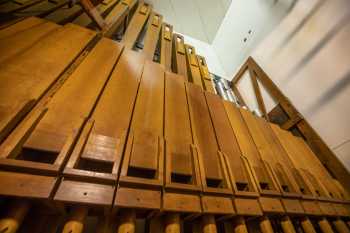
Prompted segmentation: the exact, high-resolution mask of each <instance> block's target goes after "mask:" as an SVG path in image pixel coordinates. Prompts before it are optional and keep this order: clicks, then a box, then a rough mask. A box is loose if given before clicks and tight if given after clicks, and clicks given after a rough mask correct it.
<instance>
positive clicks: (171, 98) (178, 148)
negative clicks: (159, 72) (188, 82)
mask: <svg viewBox="0 0 350 233" xmlns="http://www.w3.org/2000/svg"><path fill="white" fill-rule="evenodd" d="M164 118H165V129H164V135H165V139H166V143H167V147H166V148H167V149H166V150H167V151H169V156H171V158H167V159H171V161H172V162H171V165H172V167H171V168H172V173H175V174H178V175H187V176H192V175H193V174H192V170H193V169H192V167H193V166H194V165H193V162H192V161H193V160H192V156H191V150H190V145H191V144H192V133H191V125H190V118H189V112H188V106H187V98H186V90H185V83H184V81H183V78H182V77H179V75H176V74H174V73H166V80H165V115H164Z"/></svg>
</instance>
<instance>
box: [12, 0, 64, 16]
mask: <svg viewBox="0 0 350 233" xmlns="http://www.w3.org/2000/svg"><path fill="white" fill-rule="evenodd" d="M67 4H68V0H57V1H56V2H50V1H47V0H46V1H42V2H40V3H38V4H35V5H33V6H30V7H28V8H25V9H23V10H20V11H16V12H15V13H14V14H15V15H16V16H18V17H28V16H38V17H44V16H46V15H47V14H49V13H51V12H53V11H55V10H57V9H59V8H61V7H63V6H66V5H67Z"/></svg>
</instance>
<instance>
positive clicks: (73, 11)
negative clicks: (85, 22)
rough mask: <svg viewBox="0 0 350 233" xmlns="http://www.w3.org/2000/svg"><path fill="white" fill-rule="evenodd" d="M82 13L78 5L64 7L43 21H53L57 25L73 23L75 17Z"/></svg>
mask: <svg viewBox="0 0 350 233" xmlns="http://www.w3.org/2000/svg"><path fill="white" fill-rule="evenodd" d="M83 12H84V10H83V8H82V7H81V6H80V5H79V4H75V5H74V6H69V5H65V6H63V7H61V8H60V9H57V10H56V11H54V12H52V13H51V14H48V15H47V16H45V19H47V20H50V21H53V22H55V23H58V24H65V23H68V22H71V21H73V20H74V19H75V18H76V17H78V16H79V15H81V14H82V13H83Z"/></svg>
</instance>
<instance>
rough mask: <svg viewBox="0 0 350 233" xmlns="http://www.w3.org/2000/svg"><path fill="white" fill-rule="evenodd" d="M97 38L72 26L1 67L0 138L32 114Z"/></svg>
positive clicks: (60, 29)
mask: <svg viewBox="0 0 350 233" xmlns="http://www.w3.org/2000/svg"><path fill="white" fill-rule="evenodd" d="M94 35H95V33H94V32H92V31H90V30H86V29H83V28H79V27H77V26H75V25H72V24H68V25H66V26H64V27H62V28H59V29H58V30H55V31H54V33H51V34H50V35H48V36H47V37H44V38H43V39H42V40H41V41H40V43H39V42H38V43H35V44H34V45H33V46H31V47H30V48H28V49H26V50H25V51H23V52H22V53H19V54H18V55H17V56H15V57H12V58H10V59H7V60H6V62H3V63H1V64H0V71H1V74H0V76H1V80H2V85H1V86H0V103H1V109H2V110H1V115H2V117H1V119H0V135H1V136H0V139H1V137H2V136H3V135H2V134H3V133H4V130H5V128H6V127H8V125H9V124H11V121H13V119H16V116H17V115H18V114H21V111H28V104H29V105H31V106H32V104H34V103H35V102H36V101H37V100H38V99H39V98H40V97H41V96H42V95H43V94H44V92H45V91H47V89H48V88H49V87H50V86H51V85H52V83H53V82H54V81H55V80H56V79H57V78H58V76H59V75H60V74H61V73H62V72H63V70H64V69H65V68H66V67H67V66H68V65H69V64H70V63H71V62H72V61H73V59H74V58H76V57H77V55H78V54H79V52H81V51H82V49H83V48H84V47H85V46H86V44H87V43H88V42H89V41H90V40H91V39H92V38H93V36H94ZM29 107H30V106H29ZM13 123H15V122H13ZM13 123H12V124H13Z"/></svg>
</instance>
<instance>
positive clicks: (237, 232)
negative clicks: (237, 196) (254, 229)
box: [233, 216, 248, 233]
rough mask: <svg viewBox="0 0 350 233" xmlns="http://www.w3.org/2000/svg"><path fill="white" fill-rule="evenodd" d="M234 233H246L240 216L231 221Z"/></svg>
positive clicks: (243, 221) (246, 230)
mask: <svg viewBox="0 0 350 233" xmlns="http://www.w3.org/2000/svg"><path fill="white" fill-rule="evenodd" d="M233 227H234V233H248V229H247V226H246V224H245V220H244V218H243V217H242V216H239V217H237V218H235V219H234V220H233Z"/></svg>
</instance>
